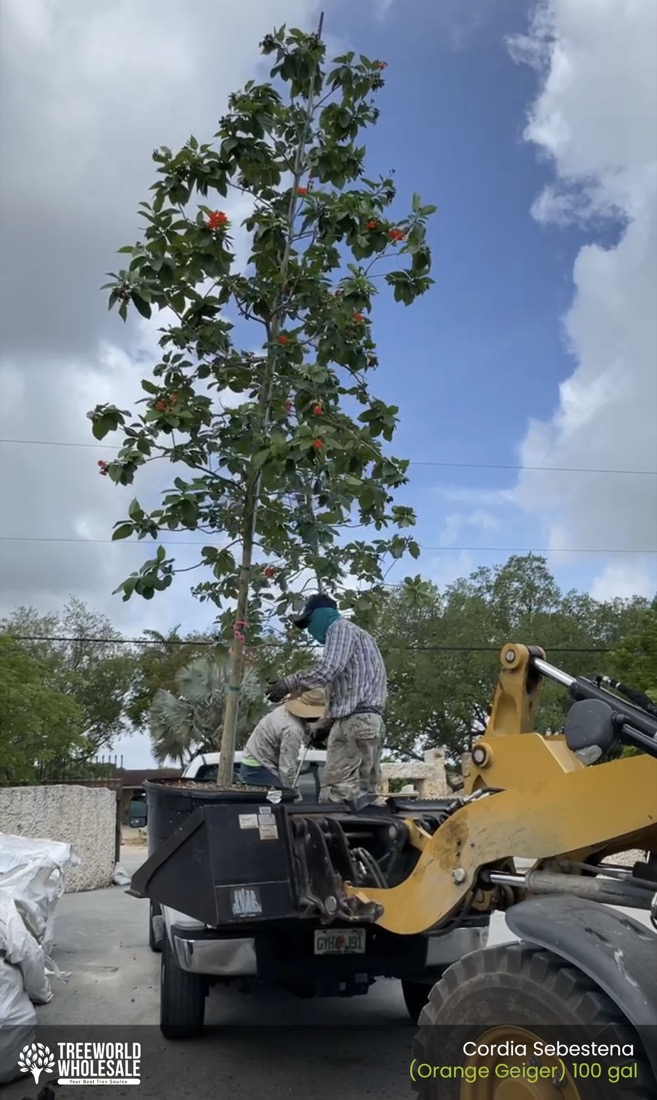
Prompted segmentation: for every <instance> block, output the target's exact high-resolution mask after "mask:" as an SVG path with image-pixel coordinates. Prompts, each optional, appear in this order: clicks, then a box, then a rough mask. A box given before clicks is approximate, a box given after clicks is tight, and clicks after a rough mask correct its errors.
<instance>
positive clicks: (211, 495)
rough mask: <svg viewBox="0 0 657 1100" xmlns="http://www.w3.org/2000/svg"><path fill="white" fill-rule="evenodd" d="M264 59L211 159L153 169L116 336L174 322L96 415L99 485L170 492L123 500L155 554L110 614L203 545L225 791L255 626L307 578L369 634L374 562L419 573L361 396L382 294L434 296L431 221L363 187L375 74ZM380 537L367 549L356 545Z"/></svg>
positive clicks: (171, 158) (318, 49)
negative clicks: (106, 456) (220, 672)
mask: <svg viewBox="0 0 657 1100" xmlns="http://www.w3.org/2000/svg"><path fill="white" fill-rule="evenodd" d="M260 48H261V52H262V54H263V55H265V56H267V57H270V58H271V59H272V60H273V67H272V68H271V73H270V80H269V81H268V82H265V83H256V82H255V81H250V82H249V83H247V84H246V85H245V87H244V88H243V90H241V91H239V92H237V93H235V94H233V95H231V96H230V98H229V101H228V111H227V113H226V115H225V116H224V117H223V118H221V119H220V121H219V126H218V131H217V133H216V134H215V135H214V141H213V142H208V143H200V142H199V141H198V140H197V139H196V138H195V137H190V138H189V140H188V141H187V142H186V144H185V145H184V147H183V148H181V149H180V150H179V151H177V152H173V151H172V150H171V149H168V148H161V149H158V150H157V151H156V152H155V153H154V154H153V159H154V161H155V163H156V164H157V165H158V168H157V174H158V178H157V180H156V182H155V183H154V184H153V186H152V188H151V191H152V198H151V201H150V202H143V203H141V204H140V213H141V215H142V217H143V219H144V222H145V231H144V233H143V240H140V241H139V242H138V243H137V244H135V245H128V246H126V247H124V248H121V249H120V250H119V251H120V252H121V253H123V254H126V255H127V256H129V266H128V268H127V269H126V270H121V271H119V272H118V273H112V274H111V276H110V278H111V280H112V281H111V282H110V283H108V284H106V288H107V289H109V291H110V297H109V304H110V308H111V307H113V306H116V307H118V311H119V314H120V316H121V317H122V318H123V320H125V319H126V318H127V316H128V311H129V309H130V308H131V307H132V308H134V309H136V310H137V311H138V312H139V314H141V315H142V316H144V317H147V318H148V317H151V316H152V315H153V313H154V311H156V310H158V311H161V310H165V309H166V310H167V316H168V317H169V318H171V323H169V324H167V325H166V326H165V327H164V328H163V329H161V333H162V335H161V338H160V341H159V345H160V348H161V359H160V361H159V362H158V363H157V364H156V365H155V366H154V368H153V370H152V373H151V375H150V377H148V378H144V379H143V381H142V383H141V385H142V388H143V390H144V392H145V395H146V396H145V398H144V400H143V402H142V408H141V411H139V413H138V414H131V413H130V412H129V411H127V410H122V409H119V408H117V407H116V406H114V405H107V404H105V405H100V406H98V407H96V408H95V409H94V410H93V411H92V412H90V413H89V417H90V419H91V421H92V425H93V434H94V436H95V438H96V439H99V440H100V439H104V438H105V437H106V436H107V435H109V434H110V433H117V432H118V433H120V434H121V435H122V437H123V439H122V445H121V446H120V449H119V451H118V454H117V457H116V458H115V459H114V460H113V461H111V462H107V463H101V473H102V474H104V475H106V476H108V477H110V478H111V479H112V480H113V481H114V482H116V483H117V484H120V485H128V484H131V483H132V482H133V480H134V479H135V478H136V476H137V475H138V472H139V469H140V467H142V466H143V465H144V464H145V463H147V462H149V461H153V460H154V459H155V458H158V459H160V460H161V459H163V458H164V459H166V460H168V461H169V462H170V463H171V467H172V468H173V469H174V472H175V474H176V476H175V477H174V476H173V475H172V479H171V484H170V486H169V487H168V488H167V489H166V490H165V491H164V492H163V495H162V501H161V504H160V506H159V507H157V508H155V509H154V510H151V511H147V510H145V509H144V508H143V507H142V505H141V504H140V503H139V501H138V500H136V499H135V500H133V501H132V504H131V505H130V508H129V510H128V515H127V517H126V518H125V520H123V521H121V522H120V523H118V524H117V525H116V527H115V529H114V533H113V538H114V539H123V538H128V537H131V536H137V537H138V538H139V539H145V538H149V537H150V538H151V539H153V540H157V541H158V546H157V551H156V553H155V555H154V556H153V557H151V558H150V559H149V560H148V561H146V562H145V563H144V564H143V566H142V567H141V568H140V569H139V570H138V571H137V572H135V573H133V574H132V575H131V576H129V577H128V578H127V579H126V580H125V581H124V582H123V583H122V584H121V586H120V589H118V590H117V591H121V592H122V594H123V598H124V599H129V598H130V597H131V596H133V595H139V596H142V597H143V598H145V599H151V598H152V597H153V596H154V594H155V592H160V591H164V590H166V589H167V588H168V587H169V585H170V584H171V583H172V580H173V577H174V575H175V574H176V563H175V559H174V558H173V557H172V556H170V555H168V554H167V550H166V548H165V546H164V545H163V544H162V542H161V541H160V539H161V536H162V533H163V532H166V531H169V532H178V531H194V532H202V533H204V534H207V536H208V543H207V545H206V546H203V547H202V548H201V549H200V554H199V561H198V566H199V568H200V569H201V570H203V571H204V579H203V580H200V581H199V583H198V585H196V586H195V587H194V588H193V589H192V592H193V594H194V595H195V596H197V597H198V598H199V599H200V600H207V601H211V602H212V604H213V605H214V606H215V608H216V609H217V620H218V632H219V635H220V636H221V637H222V638H224V640H226V639H233V641H234V640H235V639H236V643H235V642H234V644H233V645H232V657H231V672H230V678H231V689H232V691H231V694H230V697H229V704H228V706H227V707H226V715H225V724H224V729H223V734H222V739H221V764H220V770H219V777H218V782H219V784H220V785H225V786H228V785H230V782H231V776H232V761H233V756H234V744H235V729H236V723H237V713H238V707H239V692H240V686H241V683H242V679H243V674H244V668H245V652H244V643H245V641H246V639H247V631H248V639H249V641H251V640H252V639H255V638H257V637H258V636H259V634H260V632H261V631H262V629H263V624H264V623H265V621H266V620H267V616H268V615H269V616H271V615H283V614H284V613H285V612H286V611H287V610H288V609H289V608H290V607H291V606H294V605H296V603H298V601H299V598H300V591H299V585H300V583H301V582H300V578H303V577H304V576H306V577H307V576H309V575H310V576H312V577H313V578H314V580H313V583H314V584H315V585H317V586H318V587H320V588H321V587H331V588H332V589H333V590H340V591H341V599H342V601H343V603H344V604H345V605H347V606H351V607H353V608H354V609H355V611H356V612H358V613H359V614H363V613H366V612H367V610H368V608H371V607H372V606H373V602H374V601H375V600H376V598H377V595H378V594H380V592H381V591H382V590H383V586H384V578H385V570H386V569H387V568H388V564H387V563H389V562H392V561H394V560H398V559H400V558H402V557H403V556H404V555H405V554H407V553H408V554H410V555H411V556H412V557H414V558H417V557H418V556H419V553H420V548H419V546H418V544H417V542H416V541H415V540H414V539H413V537H412V535H411V534H410V533H409V529H411V528H412V527H413V526H414V524H415V515H414V513H413V510H412V509H411V508H409V507H404V506H401V505H395V503H394V498H393V495H392V494H393V492H394V490H396V489H398V488H399V487H401V486H403V485H405V484H406V483H407V481H408V478H407V468H408V462H406V461H402V460H400V459H398V458H395V457H392V456H388V455H386V454H385V453H384V446H385V444H386V443H387V442H390V441H391V440H392V438H393V435H394V432H395V428H396V425H397V421H398V412H399V409H398V408H397V407H396V406H394V405H393V406H391V405H387V404H386V403H385V402H383V401H381V400H379V399H377V398H376V397H375V396H373V395H372V393H371V391H370V379H371V377H372V375H373V374H374V373H375V371H376V368H377V367H378V365H379V360H378V357H377V354H376V345H375V342H374V339H373V317H372V310H373V303H374V299H375V297H376V295H377V294H379V293H380V292H383V293H384V294H385V295H386V296H387V297H388V296H389V298H390V299H392V300H393V301H394V302H397V303H402V304H404V305H407V306H408V305H410V304H411V303H412V302H413V301H414V300H415V298H417V297H418V295H421V294H424V293H425V292H426V291H427V290H428V289H429V287H430V286H431V284H432V282H433V280H432V279H431V277H430V270H431V252H430V248H429V246H428V244H427V220H428V218H429V217H430V215H431V214H432V213H433V212H434V211H435V209H436V208H435V206H429V205H423V204H422V202H421V200H420V197H419V196H418V195H413V196H412V199H411V202H410V209H409V210H408V211H407V212H406V213H405V214H403V215H400V214H399V213H396V212H393V207H394V206H395V203H396V198H397V194H396V187H395V184H394V179H393V176H394V173H389V174H388V176H382V177H377V178H369V176H368V175H366V173H365V152H366V150H365V147H364V146H363V145H362V144H360V143H359V137H360V135H361V132H362V131H363V129H364V128H366V127H370V126H373V125H374V124H375V123H376V121H377V118H378V110H377V108H376V106H375V97H376V93H377V92H378V91H379V89H381V88H382V87H383V84H384V75H383V74H384V70H385V68H386V65H385V62H383V61H377V60H370V59H368V58H367V57H364V56H356V55H355V54H354V53H348V54H345V55H344V56H342V57H337V58H335V59H334V61H333V62H331V63H328V62H327V60H326V47H325V44H324V42H323V40H322V37H321V31H320V33H317V34H313V33H305V32H302V31H300V30H288V29H287V28H285V27H283V28H281V29H279V30H276V31H275V32H274V33H273V34H269V35H267V36H266V37H265V39H264V40H263V41H262V42H261V44H260ZM233 196H237V197H239V199H240V206H241V207H242V208H243V204H244V203H245V202H246V203H248V210H249V212H248V214H247V216H246V218H245V219H244V220H243V222H242V224H241V225H240V226H239V227H237V228H238V232H239V242H238V243H239V246H240V256H238V255H237V247H236V238H237V233H236V231H235V230H236V227H235V226H234V225H233V221H232V218H231V199H232V197H233ZM224 206H225V207H227V209H226V210H224V209H222V207H224ZM244 239H246V241H247V244H246V254H245V255H242V254H241V253H242V242H243V240H244ZM227 394H229V395H230V400H229V401H228V400H226V395H227ZM371 527H373V528H374V529H375V531H376V533H377V535H376V537H374V538H373V539H372V540H371V541H369V542H368V541H366V540H365V539H363V538H360V537H356V534H354V535H352V534H351V532H352V531H354V532H355V533H362V531H363V529H365V528H371ZM354 579H355V582H356V585H355V587H354V586H353V581H354ZM409 583H411V582H410V579H409ZM350 584H351V585H352V587H350ZM363 589H364V590H363Z"/></svg>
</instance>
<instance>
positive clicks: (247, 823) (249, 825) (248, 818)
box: [239, 814, 258, 829]
mask: <svg viewBox="0 0 657 1100" xmlns="http://www.w3.org/2000/svg"><path fill="white" fill-rule="evenodd" d="M239 819H240V829H257V828H258V815H257V814H239Z"/></svg>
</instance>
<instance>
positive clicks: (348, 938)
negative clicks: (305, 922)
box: [315, 928, 365, 955]
mask: <svg viewBox="0 0 657 1100" xmlns="http://www.w3.org/2000/svg"><path fill="white" fill-rule="evenodd" d="M315 954H316V955H364V954H365V929H364V928H349V929H345V930H341V929H336V930H334V931H331V932H325V931H324V930H323V929H321V930H317V931H316V932H315Z"/></svg>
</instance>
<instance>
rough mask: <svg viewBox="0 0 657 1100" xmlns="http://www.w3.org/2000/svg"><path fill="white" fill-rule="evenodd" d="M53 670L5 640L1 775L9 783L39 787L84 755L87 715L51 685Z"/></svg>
mask: <svg viewBox="0 0 657 1100" xmlns="http://www.w3.org/2000/svg"><path fill="white" fill-rule="evenodd" d="M49 674H50V670H49V668H48V665H47V664H46V663H44V662H43V661H41V660H40V659H39V658H38V657H36V656H34V655H31V654H29V653H27V652H26V651H25V650H24V649H23V647H22V646H21V644H20V643H19V642H18V641H16V639H14V638H12V637H11V636H10V635H8V634H3V635H0V774H2V776H3V782H5V783H21V782H36V781H37V780H38V779H39V778H46V779H47V778H52V773H55V772H56V771H57V768H58V767H59V766H60V765H61V764H63V763H66V762H67V761H68V760H69V759H70V758H71V756H72V755H74V754H76V753H79V752H80V751H81V749H82V746H83V745H84V713H83V710H82V708H81V706H80V705H79V703H77V702H76V701H75V700H74V699H73V698H71V697H70V696H68V695H65V694H63V693H62V692H60V691H56V690H55V689H54V688H52V687H51V686H50V685H49V683H48V679H49Z"/></svg>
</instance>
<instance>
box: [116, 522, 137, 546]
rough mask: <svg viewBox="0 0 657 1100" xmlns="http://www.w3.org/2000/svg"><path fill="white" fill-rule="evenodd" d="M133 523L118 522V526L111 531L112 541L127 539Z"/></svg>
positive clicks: (132, 531)
mask: <svg viewBox="0 0 657 1100" xmlns="http://www.w3.org/2000/svg"><path fill="white" fill-rule="evenodd" d="M134 530H135V528H134V524H132V523H120V524H119V526H118V527H115V528H114V531H113V532H112V541H113V542H114V541H116V540H117V539H128V538H130V535H132V534H133V533H134Z"/></svg>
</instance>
